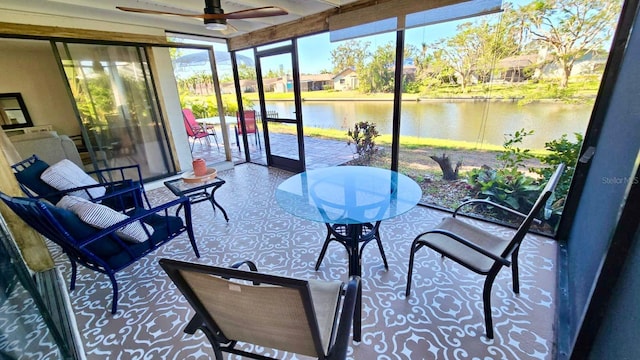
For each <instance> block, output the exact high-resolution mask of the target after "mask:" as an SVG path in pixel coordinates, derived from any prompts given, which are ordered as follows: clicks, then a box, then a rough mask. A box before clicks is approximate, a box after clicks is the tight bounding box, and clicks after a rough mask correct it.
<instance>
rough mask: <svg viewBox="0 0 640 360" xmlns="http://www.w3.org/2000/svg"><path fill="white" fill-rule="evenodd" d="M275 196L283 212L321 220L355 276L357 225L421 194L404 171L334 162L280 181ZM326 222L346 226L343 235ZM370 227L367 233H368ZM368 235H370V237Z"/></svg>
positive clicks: (398, 209)
mask: <svg viewBox="0 0 640 360" xmlns="http://www.w3.org/2000/svg"><path fill="white" fill-rule="evenodd" d="M275 195H276V200H277V202H278V204H279V205H280V207H282V209H284V210H285V211H287V212H289V213H291V214H293V215H295V216H298V217H301V218H304V219H307V220H311V221H317V222H322V223H325V224H327V229H328V230H329V231H331V232H332V235H334V236H335V237H337V238H339V239H342V241H343V243H344V244H345V246H346V247H347V250H348V253H349V276H361V275H362V267H361V263H360V254H359V252H360V249H359V246H358V243H359V240H362V239H361V234H362V228H363V226H365V225H366V224H371V223H376V225H375V226H378V225H379V223H380V222H381V221H382V220H386V219H390V218H392V217H395V216H398V215H400V214H403V213H405V212H407V211H409V210H410V209H411V208H413V207H414V206H415V205H416V204H417V203H418V201H419V200H420V198H421V197H422V190H421V189H420V186H418V184H417V183H416V182H415V181H413V180H412V179H411V178H409V177H408V176H406V175H403V174H400V173H397V172H395V171H391V170H386V169H380V168H373V167H366V166H336V167H328V168H322V169H317V170H309V171H306V172H302V173H300V174H296V175H294V176H292V177H290V178H289V179H287V180H285V181H283V182H282V183H281V184H280V185H279V186H278V188H277V189H276V194H275ZM329 224H339V225H343V226H344V227H346V235H345V234H340V233H337V232H335V231H334V230H333V229H334V227H333V226H331V225H329ZM371 233H373V231H371V232H370V234H371ZM371 236H373V235H371ZM361 297H362V293H361V290H359V291H358V302H357V305H356V312H355V314H354V320H353V321H354V335H353V338H354V340H355V341H360V335H361V334H360V320H361V307H362V304H361Z"/></svg>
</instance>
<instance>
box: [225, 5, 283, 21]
mask: <svg viewBox="0 0 640 360" xmlns="http://www.w3.org/2000/svg"><path fill="white" fill-rule="evenodd" d="M287 14H289V13H288V12H287V10H285V9H283V8H281V7H278V6H265V7H259V8H253V9H247V10H240V11H234V12H230V13H228V14H224V17H225V18H226V19H250V18H261V17H269V16H280V15H287Z"/></svg>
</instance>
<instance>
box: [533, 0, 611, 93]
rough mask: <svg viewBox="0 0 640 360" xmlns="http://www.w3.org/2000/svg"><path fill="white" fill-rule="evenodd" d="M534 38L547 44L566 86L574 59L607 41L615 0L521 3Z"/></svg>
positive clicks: (609, 36) (538, 0) (554, 0)
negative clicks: (523, 4)
mask: <svg viewBox="0 0 640 360" xmlns="http://www.w3.org/2000/svg"><path fill="white" fill-rule="evenodd" d="M520 12H521V16H522V17H524V18H526V19H528V20H529V24H530V25H529V30H530V32H531V34H532V35H533V37H534V40H536V41H539V42H541V43H543V44H544V45H546V46H547V47H548V49H549V54H548V55H549V56H551V57H552V58H553V60H555V61H556V62H557V63H558V64H559V65H560V69H561V71H562V78H561V81H560V86H561V87H563V88H564V87H567V84H568V83H569V76H571V71H572V70H573V65H574V63H575V61H576V60H577V59H579V58H581V57H583V56H584V55H586V54H588V53H589V52H594V53H595V52H596V51H598V50H601V49H602V47H603V45H604V44H605V43H606V42H608V41H609V39H610V38H611V34H612V32H613V29H614V28H615V25H616V19H617V16H618V14H619V12H620V2H619V1H618V0H602V1H593V0H534V1H533V2H532V3H530V4H528V5H526V6H523V7H522V8H521V10H520Z"/></svg>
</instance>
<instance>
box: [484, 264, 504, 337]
mask: <svg viewBox="0 0 640 360" xmlns="http://www.w3.org/2000/svg"><path fill="white" fill-rule="evenodd" d="M499 271H500V267H498V269H494V270H492V271H491V272H489V274H488V275H487V279H486V280H485V281H484V289H483V290H482V302H483V304H484V326H485V331H486V332H487V337H488V338H489V339H493V319H492V318H491V287H492V286H493V281H494V280H495V279H496V276H497V275H498V272H499Z"/></svg>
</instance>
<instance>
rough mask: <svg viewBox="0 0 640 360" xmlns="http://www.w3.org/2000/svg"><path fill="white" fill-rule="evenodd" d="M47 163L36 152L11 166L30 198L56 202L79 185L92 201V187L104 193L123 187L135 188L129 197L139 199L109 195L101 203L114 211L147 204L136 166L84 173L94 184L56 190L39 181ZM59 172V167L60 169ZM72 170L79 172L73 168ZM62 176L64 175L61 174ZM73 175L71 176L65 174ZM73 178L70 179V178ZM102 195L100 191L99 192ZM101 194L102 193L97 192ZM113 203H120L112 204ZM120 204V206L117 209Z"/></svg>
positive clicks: (93, 194)
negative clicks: (100, 189) (138, 197)
mask: <svg viewBox="0 0 640 360" xmlns="http://www.w3.org/2000/svg"><path fill="white" fill-rule="evenodd" d="M49 167H50V165H49V164H47V163H46V162H44V161H42V160H41V159H40V158H38V156H37V155H33V156H31V157H29V158H27V159H25V160H22V161H20V162H18V163H16V164H14V165H12V166H11V168H12V169H13V171H14V173H15V176H16V179H17V180H18V184H19V185H20V188H21V189H22V192H23V193H24V194H25V195H26V196H28V197H31V198H40V199H46V200H47V201H49V202H51V203H52V204H56V203H58V201H60V199H62V197H63V196H64V195H66V194H68V193H73V192H77V191H78V190H77V188H83V190H80V191H83V192H84V193H85V195H84V196H83V197H85V198H87V199H90V200H92V201H94V202H95V201H99V200H98V199H96V198H97V197H96V196H95V194H96V193H95V192H94V191H92V189H99V188H101V187H102V188H104V195H109V194H110V193H112V192H114V191H119V190H121V189H123V188H138V189H139V190H140V191H134V192H131V193H130V195H131V196H140V197H141V198H140V199H135V200H134V199H126V198H123V197H109V196H107V198H105V199H104V200H103V204H104V205H107V206H109V207H111V208H115V209H116V210H121V209H127V208H131V207H133V206H134V205H135V204H136V203H139V204H142V200H143V199H144V202H145V205H146V206H148V207H149V206H150V203H149V199H148V198H147V193H146V192H145V190H144V185H143V183H142V174H141V172H140V166H138V165H128V166H120V167H114V168H105V169H99V170H95V171H89V172H86V174H87V175H88V176H90V177H92V178H93V179H94V182H93V183H94V184H96V186H86V185H84V186H73V187H70V188H68V189H65V190H59V189H56V188H54V187H53V186H51V185H49V184H48V183H46V182H45V181H44V180H42V178H41V176H42V174H43V173H44V172H45V171H46V170H47V169H49ZM62 171H63V170H62ZM76 171H79V170H77V169H76ZM61 176H63V177H64V176H65V174H64V173H63V174H61ZM68 177H70V178H73V177H74V176H72V175H69V176H68ZM70 180H73V179H70ZM99 193H100V194H102V192H99ZM101 196H102V195H101ZM116 202H121V203H120V204H116ZM118 206H120V208H118Z"/></svg>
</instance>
